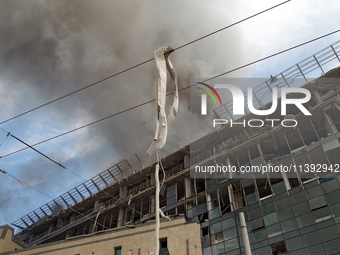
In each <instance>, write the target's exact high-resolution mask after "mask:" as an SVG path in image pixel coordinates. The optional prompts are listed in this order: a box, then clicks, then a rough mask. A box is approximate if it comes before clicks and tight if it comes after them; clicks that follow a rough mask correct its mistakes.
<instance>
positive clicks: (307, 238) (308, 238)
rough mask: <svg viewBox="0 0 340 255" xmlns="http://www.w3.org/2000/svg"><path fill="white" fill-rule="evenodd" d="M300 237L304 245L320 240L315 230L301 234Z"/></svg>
mask: <svg viewBox="0 0 340 255" xmlns="http://www.w3.org/2000/svg"><path fill="white" fill-rule="evenodd" d="M302 239H303V242H304V244H305V246H306V247H307V246H310V245H313V244H317V243H320V242H321V240H320V237H319V233H318V232H317V231H315V232H311V233H308V234H305V235H303V236H302Z"/></svg>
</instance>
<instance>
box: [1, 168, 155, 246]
mask: <svg viewBox="0 0 340 255" xmlns="http://www.w3.org/2000/svg"><path fill="white" fill-rule="evenodd" d="M0 173H3V174H6V175H8V176H10V177H12V178H13V179H15V180H17V181H19V182H20V183H21V184H22V185H25V186H27V187H29V188H31V189H34V190H35V191H37V192H39V193H40V194H43V195H44V196H46V197H48V198H50V199H52V200H54V198H53V197H51V196H49V195H47V194H46V193H45V192H43V191H41V190H39V189H37V188H34V187H33V186H31V185H29V184H27V183H26V182H24V181H22V180H20V179H19V178H17V177H15V176H14V175H12V174H10V173H8V172H7V171H5V170H3V169H0ZM70 209H71V210H72V211H74V212H75V213H77V214H79V215H81V216H83V217H85V218H87V219H88V220H90V221H93V222H94V223H95V224H98V225H99V226H101V227H103V229H104V228H105V229H109V228H108V227H105V226H104V225H103V224H101V223H99V222H97V221H95V220H93V219H92V218H90V217H88V216H86V215H84V214H82V213H81V212H79V211H77V210H76V209H74V208H73V207H70ZM123 238H125V239H126V240H128V241H129V242H131V243H133V244H135V245H137V246H138V247H140V248H142V249H144V250H146V251H148V252H149V250H148V249H146V248H145V247H143V246H141V245H140V244H137V243H135V242H134V241H132V240H130V239H129V238H127V237H123Z"/></svg>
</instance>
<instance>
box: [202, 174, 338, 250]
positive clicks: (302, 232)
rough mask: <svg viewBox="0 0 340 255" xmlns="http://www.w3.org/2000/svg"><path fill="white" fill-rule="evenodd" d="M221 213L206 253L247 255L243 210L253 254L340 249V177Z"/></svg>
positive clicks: (212, 220)
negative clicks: (280, 250) (243, 232)
mask: <svg viewBox="0 0 340 255" xmlns="http://www.w3.org/2000/svg"><path fill="white" fill-rule="evenodd" d="M321 181H322V182H321ZM218 211H219V210H218V208H217V209H213V210H211V211H209V231H210V235H211V245H206V246H203V254H204V255H211V254H213V255H217V254H223V255H231V254H232V255H237V254H244V247H243V244H242V234H241V227H240V221H239V213H240V212H244V215H245V217H246V222H247V230H248V235H249V241H250V247H251V250H252V254H257V255H258V254H260V255H272V254H281V253H278V249H283V250H284V251H285V253H287V254H338V253H337V252H339V251H340V177H338V178H334V179H319V180H314V181H311V182H308V183H305V184H304V185H303V187H296V188H293V189H291V190H289V191H288V192H287V191H285V189H282V190H281V192H280V191H277V192H276V193H275V194H274V195H272V196H269V197H266V198H265V199H262V200H261V201H258V200H257V199H256V200H255V201H248V202H247V205H246V206H245V207H243V208H241V209H238V210H236V211H233V212H229V213H227V214H224V215H220V214H219V212H218Z"/></svg>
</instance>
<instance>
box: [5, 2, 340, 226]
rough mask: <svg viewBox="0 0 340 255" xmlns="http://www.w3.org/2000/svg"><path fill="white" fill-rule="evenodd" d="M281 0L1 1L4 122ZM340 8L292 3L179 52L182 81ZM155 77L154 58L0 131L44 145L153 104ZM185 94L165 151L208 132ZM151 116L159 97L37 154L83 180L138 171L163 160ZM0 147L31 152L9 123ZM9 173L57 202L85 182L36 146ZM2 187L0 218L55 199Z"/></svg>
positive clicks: (325, 25)
mask: <svg viewBox="0 0 340 255" xmlns="http://www.w3.org/2000/svg"><path fill="white" fill-rule="evenodd" d="M281 2H283V1H277V0H272V1H265V0H252V1H250V0H238V1H230V0H224V1H222V0H213V1H203V0H195V1H194V0H188V1H180V0H174V1H156V0H150V1H137V0H128V1H106V0H97V1H90V0H73V1H65V0H59V1H42V0H31V1H24V0H22V1H19V0H15V1H13V0H1V2H0V4H1V8H0V109H1V112H0V122H2V121H4V120H7V119H8V118H11V117H13V116H16V115H18V114H20V113H22V112H24V111H27V110H30V109H32V108H34V107H37V106H39V105H41V104H44V103H46V102H49V101H51V100H54V99H56V98H59V97H61V96H63V95H65V94H67V93H70V92H72V91H74V90H77V89H80V88H82V87H84V86H86V85H89V84H91V83H93V82H96V81H98V80H100V79H103V78H105V77H108V76H110V75H112V74H114V73H117V72H119V71H122V70H124V69H126V68H128V67H131V66H133V65H136V64H139V63H141V62H143V61H145V60H148V59H150V58H152V57H153V52H154V51H155V50H156V49H158V48H159V47H162V46H167V45H169V46H171V47H173V48H176V47H179V46H181V45H183V44H185V43H187V42H190V41H192V40H195V39H197V38H199V37H201V36H204V35H206V34H209V33H211V32H213V31H215V30H218V29H220V28H222V27H225V26H227V25H230V24H232V23H234V22H237V21H239V20H241V19H244V18H246V17H248V16H250V15H253V14H255V13H257V12H260V11H263V10H265V9H267V8H269V7H272V6H274V5H276V4H279V3H281ZM339 10H340V2H339V1H336V0H324V1H319V0H292V1H290V2H288V3H286V4H284V5H282V6H280V7H277V8H275V9H273V10H271V11H269V12H266V13H264V14H261V15H259V16H257V17H254V18H252V19H250V20H247V21H245V22H242V23H240V24H238V25H236V26H234V27H232V28H230V29H226V30H224V31H222V32H220V33H217V34H215V35H212V36H210V37H208V38H205V39H203V40H201V41H199V42H196V43H193V44H191V45H189V46H186V47H184V48H181V49H179V50H177V51H175V52H174V53H173V54H172V55H171V60H172V63H173V65H174V67H175V69H176V70H177V72H178V77H179V87H180V88H183V87H186V86H188V85H189V83H190V79H193V78H209V77H212V76H214V75H217V74H220V73H223V72H226V71H228V70H231V69H233V68H236V67H239V66H241V65H244V64H247V63H249V62H252V61H254V60H257V59H260V58H263V57H265V56H267V55H270V54H273V53H276V52H278V51H281V50H284V49H286V48H289V47H292V46H294V45H297V44H300V43H303V42H305V41H308V40H311V39H314V38H316V37H319V36H322V35H324V34H326V33H329V32H332V31H334V30H338V29H339V27H338V24H340V16H339V15H338V13H339ZM338 40H340V33H338V34H335V35H332V36H329V37H327V38H325V39H321V40H319V41H317V42H313V43H311V44H309V45H306V46H303V47H300V48H298V49H295V50H293V51H290V52H287V53H284V54H282V55H279V56H277V57H274V58H271V59H268V60H266V61H263V62H261V63H258V64H256V65H252V66H250V67H247V68H244V69H241V70H239V71H236V72H234V73H231V74H228V75H227V76H225V77H238V78H255V77H256V78H263V77H265V78H266V77H268V78H269V77H270V75H272V74H277V73H280V72H281V71H283V70H285V69H287V68H288V67H290V66H292V65H294V64H296V63H297V62H299V61H301V60H303V59H305V58H307V57H309V56H310V55H312V54H314V53H315V52H317V51H319V50H321V49H323V48H325V47H327V46H329V45H330V44H332V43H334V42H336V41H338ZM326 71H327V70H326ZM157 78H158V72H157V69H156V65H155V62H154V61H152V62H149V63H147V64H145V65H142V66H140V67H138V68H135V69H133V70H131V71H128V72H126V73H124V74H121V75H119V76H116V77H114V78H112V79H109V80H107V81H105V82H102V83H100V84H98V85H96V86H92V87H90V88H88V89H86V90H83V91H80V92H78V93H76V94H73V95H71V96H69V97H66V98H64V99H61V100H59V101H57V102H55V103H53V104H50V105H48V106H46V107H43V108H41V109H38V110H36V111H33V112H31V113H28V114H26V115H24V116H21V117H19V118H16V119H14V120H11V121H9V122H6V123H4V124H2V125H0V127H1V128H2V129H4V130H6V131H7V132H11V134H13V135H15V136H17V137H18V138H20V139H22V140H23V141H25V142H26V143H28V144H35V143H37V142H40V141H42V140H45V139H48V138H50V137H53V136H56V135H59V134H61V133H64V132H67V131H69V130H72V129H74V128H77V127H79V126H82V125H85V124H88V123H90V122H92V121H95V120H98V119H101V118H103V117H106V116H108V115H111V114H114V113H117V112H119V111H122V110H125V109H127V108H129V107H132V106H135V105H137V104H140V103H143V102H146V101H149V100H152V99H154V84H153V83H154V80H156V79H157ZM169 91H170V90H169ZM179 98H180V104H179V112H178V115H177V117H176V119H175V121H174V122H173V123H172V125H171V127H170V129H169V134H168V139H167V144H166V146H165V147H164V148H163V149H162V151H161V154H162V156H166V155H168V154H169V153H171V152H174V151H176V150H178V149H180V148H182V147H183V146H185V145H187V144H188V143H189V139H190V138H189V137H190V136H191V137H197V138H199V137H201V136H203V135H204V134H206V133H207V132H210V131H211V130H206V129H203V128H201V127H200V126H199V122H197V127H198V128H197V130H196V131H197V132H195V134H192V133H190V128H189V123H188V122H189V121H188V116H190V111H189V110H190V109H189V92H188V91H183V92H181V93H180V95H179ZM170 99H171V98H170ZM169 102H170V101H169ZM154 116H155V104H154V103H150V104H147V105H145V106H142V107H139V108H137V109H134V110H132V111H129V112H126V113H124V114H122V115H119V116H116V117H113V118H110V119H107V120H105V121H101V122H99V123H97V124H94V125H91V126H89V127H87V128H83V129H80V130H78V131H76V132H73V133H71V134H68V135H65V136H62V137H60V138H57V139H54V140H51V141H49V142H46V143H43V144H41V145H38V146H36V149H38V150H39V151H41V152H42V153H44V154H46V155H47V156H49V157H50V158H52V159H54V160H55V161H57V162H59V163H61V164H62V165H64V166H66V167H67V168H68V169H70V170H72V171H74V172H76V173H77V174H79V175H81V176H82V177H84V178H86V179H89V178H91V177H93V176H95V175H97V174H99V173H100V172H102V171H104V170H105V169H107V168H109V167H110V166H112V165H114V164H117V163H118V162H120V161H122V160H123V159H127V160H128V161H129V162H130V163H131V164H132V165H133V166H134V168H135V169H137V170H139V169H140V168H141V165H140V164H139V163H138V161H137V159H136V157H135V156H134V155H135V154H137V155H138V156H139V157H140V158H141V159H142V161H143V162H144V164H146V165H149V164H151V163H153V162H154V161H155V157H153V158H152V159H151V161H148V159H147V156H146V150H147V149H148V147H149V145H150V143H151V141H152V139H153V135H154V128H155V121H154ZM191 117H194V116H191ZM190 121H194V122H195V118H192V119H191V120H190ZM191 124H192V123H191ZM1 142H3V143H2V144H1V146H0V156H4V155H7V154H9V153H11V152H13V151H16V150H18V149H21V148H23V147H25V146H24V145H23V144H21V143H20V142H18V141H17V140H15V139H13V138H12V137H8V138H6V132H3V131H1V130H0V143H1ZM0 168H1V169H4V170H6V171H8V173H10V174H12V175H14V176H16V177H17V178H19V179H20V180H23V181H24V182H26V183H28V184H30V185H32V186H33V187H35V188H37V189H39V190H41V191H43V192H45V193H46V194H48V195H49V196H51V197H57V196H59V195H61V194H63V193H65V192H66V191H68V190H70V189H71V188H73V187H75V186H76V185H78V184H80V183H82V182H83V180H82V179H80V178H79V177H77V176H75V175H73V174H72V173H70V172H68V171H65V170H64V169H62V168H60V167H59V166H58V165H56V164H54V163H53V162H51V161H49V160H48V159H46V158H44V157H42V156H41V155H39V154H38V153H37V152H35V151H33V150H30V149H27V150H24V151H21V152H18V153H15V154H13V155H10V156H7V157H3V158H0ZM0 192H1V196H0V225H4V224H10V223H11V222H13V221H15V220H17V219H19V218H20V217H22V216H24V215H25V214H27V213H29V212H31V211H32V210H34V209H36V208H38V207H40V206H42V205H43V204H44V203H47V202H49V201H50V200H51V199H50V198H48V197H45V196H44V195H42V194H40V193H38V192H37V191H35V190H33V189H31V188H30V187H24V186H22V185H21V184H20V183H19V182H18V181H16V180H14V179H12V178H10V177H9V176H6V175H3V174H1V175H0Z"/></svg>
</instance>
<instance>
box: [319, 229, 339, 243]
mask: <svg viewBox="0 0 340 255" xmlns="http://www.w3.org/2000/svg"><path fill="white" fill-rule="evenodd" d="M319 233H320V236H321V239H322V241H323V242H326V241H329V240H332V239H335V238H339V233H338V230H337V228H336V227H335V226H331V227H328V228H324V229H320V230H319Z"/></svg>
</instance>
